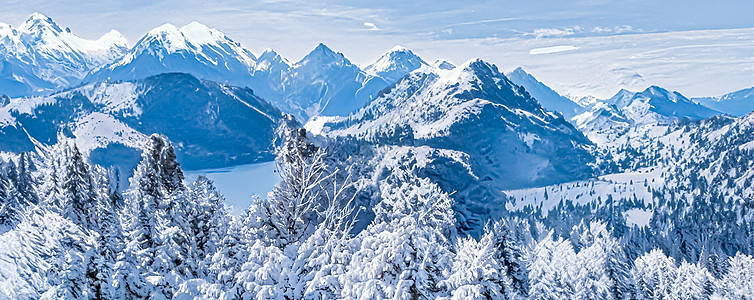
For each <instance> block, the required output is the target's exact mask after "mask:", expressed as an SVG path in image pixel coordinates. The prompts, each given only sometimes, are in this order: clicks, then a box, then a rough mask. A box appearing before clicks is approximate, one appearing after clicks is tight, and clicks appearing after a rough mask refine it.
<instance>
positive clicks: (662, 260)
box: [631, 249, 678, 300]
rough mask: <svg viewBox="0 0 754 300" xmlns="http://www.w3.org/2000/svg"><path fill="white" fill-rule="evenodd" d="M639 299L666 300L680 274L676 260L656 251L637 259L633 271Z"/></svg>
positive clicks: (636, 294)
mask: <svg viewBox="0 0 754 300" xmlns="http://www.w3.org/2000/svg"><path fill="white" fill-rule="evenodd" d="M631 274H632V276H633V278H634V283H635V285H636V290H635V296H636V298H637V299H640V300H643V299H652V300H656V299H665V297H667V296H668V295H669V294H670V289H671V288H672V286H673V284H674V282H675V277H676V276H677V274H678V270H677V267H676V265H675V260H674V259H673V258H672V257H668V256H666V255H665V254H664V253H663V252H662V250H660V249H654V250H652V251H650V252H648V253H646V254H644V255H642V256H641V257H639V258H637V259H636V262H635V263H634V268H633V270H632V271H631Z"/></svg>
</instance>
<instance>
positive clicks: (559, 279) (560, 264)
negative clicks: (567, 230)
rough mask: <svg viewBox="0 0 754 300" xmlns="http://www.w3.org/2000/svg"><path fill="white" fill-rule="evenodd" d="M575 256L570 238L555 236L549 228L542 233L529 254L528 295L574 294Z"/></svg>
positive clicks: (544, 297)
mask: <svg viewBox="0 0 754 300" xmlns="http://www.w3.org/2000/svg"><path fill="white" fill-rule="evenodd" d="M575 259H576V253H574V250H573V245H572V244H571V242H570V241H567V240H563V239H562V238H559V239H558V240H554V239H553V237H552V232H550V233H549V234H546V235H544V238H543V239H542V240H541V241H539V242H538V243H537V244H536V245H535V246H534V249H533V250H532V252H531V254H530V258H529V299H542V300H544V299H567V298H571V297H573V296H574V295H575V291H574V284H573V273H574V272H573V269H574V265H573V262H574V261H575Z"/></svg>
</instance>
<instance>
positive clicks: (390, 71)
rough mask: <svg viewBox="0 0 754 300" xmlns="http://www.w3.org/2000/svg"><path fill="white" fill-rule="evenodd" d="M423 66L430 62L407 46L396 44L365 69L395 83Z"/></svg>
mask: <svg viewBox="0 0 754 300" xmlns="http://www.w3.org/2000/svg"><path fill="white" fill-rule="evenodd" d="M423 66H428V64H427V63H426V62H424V60H422V59H421V57H419V56H418V55H416V54H414V52H412V51H411V50H409V49H407V48H404V47H402V46H395V47H393V48H392V49H390V51H388V52H387V53H385V54H383V55H382V56H381V57H380V58H379V59H377V61H375V62H373V63H372V64H370V65H369V66H367V67H366V68H364V71H366V72H367V73H369V74H372V75H375V76H377V77H381V78H382V79H385V81H387V82H388V83H393V82H396V81H398V79H401V77H403V76H406V75H407V74H408V73H411V72H412V71H414V70H416V69H418V68H421V67H423Z"/></svg>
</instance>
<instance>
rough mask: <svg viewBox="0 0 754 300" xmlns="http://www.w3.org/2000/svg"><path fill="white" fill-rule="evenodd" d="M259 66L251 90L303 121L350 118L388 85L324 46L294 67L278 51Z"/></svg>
mask: <svg viewBox="0 0 754 300" xmlns="http://www.w3.org/2000/svg"><path fill="white" fill-rule="evenodd" d="M257 65H258V66H257V68H256V69H255V71H254V76H253V79H252V83H251V84H250V86H251V87H252V88H253V89H254V90H255V91H258V92H257V93H258V95H259V96H261V97H262V98H265V99H269V100H270V102H271V103H273V104H274V105H275V106H277V107H279V108H280V109H281V110H283V111H285V112H288V113H291V114H294V115H295V116H296V117H297V118H298V119H299V120H306V119H308V118H309V117H312V116H318V115H336V116H343V115H347V114H349V113H351V112H353V111H356V110H358V109H359V108H362V107H364V106H365V105H366V104H367V103H369V102H370V101H371V100H372V98H373V97H374V96H375V95H377V93H378V92H379V91H380V90H381V89H383V88H385V87H386V86H387V85H388V83H387V82H386V81H385V80H383V79H382V78H379V77H375V76H372V75H369V74H367V73H366V72H364V71H363V70H361V69H360V68H359V67H358V66H356V65H354V64H353V63H351V62H350V61H349V60H348V59H347V58H346V57H345V56H343V54H342V53H339V52H335V51H333V50H331V49H330V48H328V47H327V46H325V45H324V44H319V45H318V46H317V47H316V48H314V50H312V51H311V52H310V53H309V54H307V55H306V56H305V57H304V58H303V59H301V60H300V61H298V62H296V63H294V64H291V63H289V62H288V61H287V60H285V59H283V58H282V57H280V55H278V54H277V53H275V52H274V51H271V50H269V51H265V53H263V54H262V55H261V56H260V58H259V62H258V64H257Z"/></svg>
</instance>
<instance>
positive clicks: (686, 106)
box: [571, 86, 722, 144]
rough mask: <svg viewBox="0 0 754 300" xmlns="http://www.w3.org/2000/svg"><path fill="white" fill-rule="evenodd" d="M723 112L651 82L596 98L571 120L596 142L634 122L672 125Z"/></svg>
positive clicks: (617, 135) (609, 136) (636, 124)
mask: <svg viewBox="0 0 754 300" xmlns="http://www.w3.org/2000/svg"><path fill="white" fill-rule="evenodd" d="M720 114H722V113H721V112H718V111H716V110H713V109H711V108H708V107H705V106H703V105H700V104H698V103H695V102H693V101H691V100H689V99H688V98H686V97H684V96H683V95H681V94H680V93H678V92H670V91H668V90H666V89H663V88H661V87H658V86H651V87H649V88H647V89H646V90H644V91H642V92H639V93H633V92H630V91H627V90H620V91H619V92H618V93H616V94H615V96H613V97H611V98H610V99H605V100H594V101H592V102H591V103H590V104H589V105H588V106H587V107H586V108H585V111H584V112H583V113H581V114H579V115H576V116H574V117H572V118H571V121H572V122H573V124H575V125H576V126H577V127H578V128H579V129H580V130H581V131H582V132H584V134H585V135H587V136H588V137H589V138H590V139H591V140H592V141H593V142H595V143H598V144H602V143H605V142H607V141H609V140H612V139H615V138H617V137H619V136H620V135H622V134H623V133H625V131H626V130H627V129H628V128H630V127H631V126H642V125H652V124H661V125H668V124H672V123H674V122H677V121H678V120H682V119H689V120H699V119H705V118H709V117H712V116H716V115H720Z"/></svg>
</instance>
